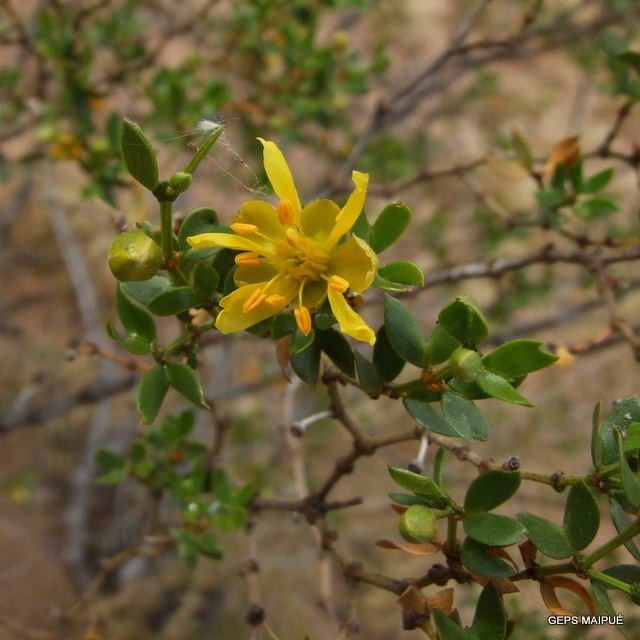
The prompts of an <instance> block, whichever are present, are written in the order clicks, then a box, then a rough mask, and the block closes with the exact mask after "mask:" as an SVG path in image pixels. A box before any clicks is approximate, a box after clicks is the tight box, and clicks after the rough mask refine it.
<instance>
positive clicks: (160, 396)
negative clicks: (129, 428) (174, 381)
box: [137, 365, 169, 424]
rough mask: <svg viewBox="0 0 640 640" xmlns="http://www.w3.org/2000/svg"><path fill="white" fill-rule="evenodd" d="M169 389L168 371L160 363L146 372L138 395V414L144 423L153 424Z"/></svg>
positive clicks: (139, 386)
mask: <svg viewBox="0 0 640 640" xmlns="http://www.w3.org/2000/svg"><path fill="white" fill-rule="evenodd" d="M168 389H169V380H168V378H167V372H166V371H165V370H164V368H163V367H161V366H160V365H156V366H155V367H153V369H150V370H149V371H147V373H145V374H144V376H143V377H142V379H141V380H140V384H139V385H138V395H137V407H138V414H139V415H140V422H141V423H142V424H151V423H152V422H153V421H154V420H155V419H156V416H157V415H158V412H159V411H160V407H161V406H162V401H163V400H164V397H165V396H166V395H167V390H168Z"/></svg>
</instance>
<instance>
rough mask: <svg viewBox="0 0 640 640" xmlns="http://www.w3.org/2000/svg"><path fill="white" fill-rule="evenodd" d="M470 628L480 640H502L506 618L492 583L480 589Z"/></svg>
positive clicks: (505, 631) (505, 627)
mask: <svg viewBox="0 0 640 640" xmlns="http://www.w3.org/2000/svg"><path fill="white" fill-rule="evenodd" d="M471 628H472V629H473V631H474V632H475V633H476V634H477V635H478V638H480V639H481V640H504V637H505V634H506V633H507V616H506V613H505V611H504V606H503V604H502V598H501V597H500V594H499V593H498V590H497V589H496V587H495V585H494V584H493V583H492V582H488V583H487V584H486V585H485V586H484V588H483V589H482V593H481V594H480V598H478V604H477V606H476V612H475V615H474V616H473V624H472V625H471Z"/></svg>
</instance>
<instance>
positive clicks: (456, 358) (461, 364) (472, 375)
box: [449, 347, 484, 382]
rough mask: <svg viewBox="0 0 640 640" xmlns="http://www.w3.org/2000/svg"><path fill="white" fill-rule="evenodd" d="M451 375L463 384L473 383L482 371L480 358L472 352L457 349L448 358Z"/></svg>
mask: <svg viewBox="0 0 640 640" xmlns="http://www.w3.org/2000/svg"><path fill="white" fill-rule="evenodd" d="M449 366H450V367H451V373H453V375H454V376H455V377H456V378H459V379H460V380H462V381H463V382H474V381H475V380H477V379H478V376H479V375H480V374H481V373H482V372H483V371H484V365H483V364H482V358H481V357H480V356H479V355H478V354H477V353H476V352H475V351H473V350H471V349H465V348H464V347H458V348H457V349H456V350H455V351H454V352H453V353H452V354H451V357H450V358H449Z"/></svg>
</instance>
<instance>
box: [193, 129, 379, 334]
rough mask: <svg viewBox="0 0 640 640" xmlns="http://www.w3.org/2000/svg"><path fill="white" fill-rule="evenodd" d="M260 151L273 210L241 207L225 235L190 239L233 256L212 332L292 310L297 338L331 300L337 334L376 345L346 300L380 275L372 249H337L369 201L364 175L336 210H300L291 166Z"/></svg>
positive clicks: (275, 152)
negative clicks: (231, 284) (227, 290)
mask: <svg viewBox="0 0 640 640" xmlns="http://www.w3.org/2000/svg"><path fill="white" fill-rule="evenodd" d="M258 140H260V142H261V143H262V145H263V150H264V167H265V170H266V172H267V176H268V177H269V180H270V181H271V185H272V186H273V190H274V191H275V192H276V194H277V196H278V197H279V198H280V201H279V203H278V206H277V207H274V206H272V205H270V204H269V203H267V202H263V201H261V200H251V201H250V202H246V203H245V204H243V205H242V206H241V207H240V212H239V214H238V215H237V216H236V217H235V219H234V223H233V224H232V225H231V228H232V229H233V231H234V232H235V235H234V234H230V233H202V234H200V235H197V236H192V237H190V238H188V242H189V244H190V245H191V246H192V247H194V248H197V249H202V248H206V247H226V248H227V249H235V250H238V251H243V253H240V254H238V255H237V256H236V259H235V261H236V265H237V267H236V272H235V281H236V284H237V285H238V289H236V290H235V291H234V292H233V293H231V294H229V295H228V296H226V297H224V298H223V299H222V300H221V301H220V306H221V307H222V311H221V312H220V314H219V315H218V317H217V319H216V327H217V328H218V329H219V330H220V331H221V332H222V333H231V332H234V331H242V330H243V329H247V328H248V327H251V326H252V325H254V324H256V323H257V322H260V321H261V320H264V319H265V318H268V317H270V316H272V315H275V314H276V313H278V312H280V311H282V310H283V309H284V308H285V307H286V306H287V305H288V304H289V303H292V304H293V307H294V317H295V320H296V324H297V325H298V328H299V329H300V331H301V332H302V333H303V334H305V335H308V334H309V333H311V329H312V321H311V312H313V311H315V310H317V309H318V307H319V306H320V305H321V304H322V303H323V302H324V300H325V298H327V297H328V298H329V304H330V305H331V310H332V311H333V315H334V316H335V317H336V319H337V321H338V324H339V325H340V330H341V331H342V332H343V333H346V334H348V335H350V336H352V337H354V338H356V339H357V340H362V341H364V342H368V343H369V344H373V343H374V342H375V339H376V336H375V333H374V332H373V330H372V329H371V327H369V326H368V325H367V324H366V323H365V321H364V320H363V319H362V317H361V316H360V315H359V314H358V313H356V312H355V311H354V310H353V309H352V308H351V306H350V305H349V303H348V302H347V300H346V298H345V293H347V292H352V293H360V292H362V291H364V290H365V289H368V288H369V286H371V283H372V282H373V277H374V275H375V273H376V270H377V268H378V258H377V256H376V254H375V253H374V251H373V249H371V247H369V245H368V244H366V243H365V242H363V241H362V240H361V239H360V238H357V237H356V236H353V235H352V236H351V237H350V238H349V239H348V240H346V241H344V242H340V241H341V239H342V238H343V237H344V236H345V234H346V233H348V232H349V231H350V230H351V228H352V227H353V225H354V224H355V222H356V220H357V219H358V216H359V215H360V212H361V211H362V207H363V205H364V200H365V197H366V194H367V185H368V182H369V176H368V175H367V174H366V173H360V172H358V171H354V172H353V174H352V179H353V182H354V184H355V189H354V190H353V192H352V193H351V195H350V196H349V198H348V200H347V202H346V203H345V205H344V207H342V209H340V208H339V207H338V205H336V204H335V203H334V202H332V201H331V200H315V201H313V202H310V203H309V204H307V205H306V206H305V207H302V205H301V203H300V198H299V197H298V192H297V190H296V187H295V184H294V182H293V177H292V175H291V171H290V170H289V166H288V165H287V162H286V160H285V158H284V156H283V154H282V152H281V151H280V149H279V148H278V147H277V146H276V144H275V143H273V142H270V141H267V140H263V139H262V138H258Z"/></svg>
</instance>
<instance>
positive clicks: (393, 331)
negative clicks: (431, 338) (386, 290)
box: [384, 295, 425, 367]
mask: <svg viewBox="0 0 640 640" xmlns="http://www.w3.org/2000/svg"><path fill="white" fill-rule="evenodd" d="M384 324H385V326H386V332H387V337H388V338H389V342H390V343H391V346H392V347H393V350H394V351H395V352H396V353H397V354H398V355H399V356H400V357H401V358H403V359H404V360H406V361H407V362H410V363H411V364H415V365H416V366H418V367H424V363H425V349H424V346H425V345H424V338H423V337H422V334H421V333H420V330H419V329H418V327H417V325H416V323H415V321H414V320H413V318H412V317H411V314H410V313H409V311H408V310H407V309H406V307H405V306H404V305H403V304H402V302H400V301H399V300H396V299H395V298H392V297H391V296H389V295H385V305H384Z"/></svg>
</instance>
